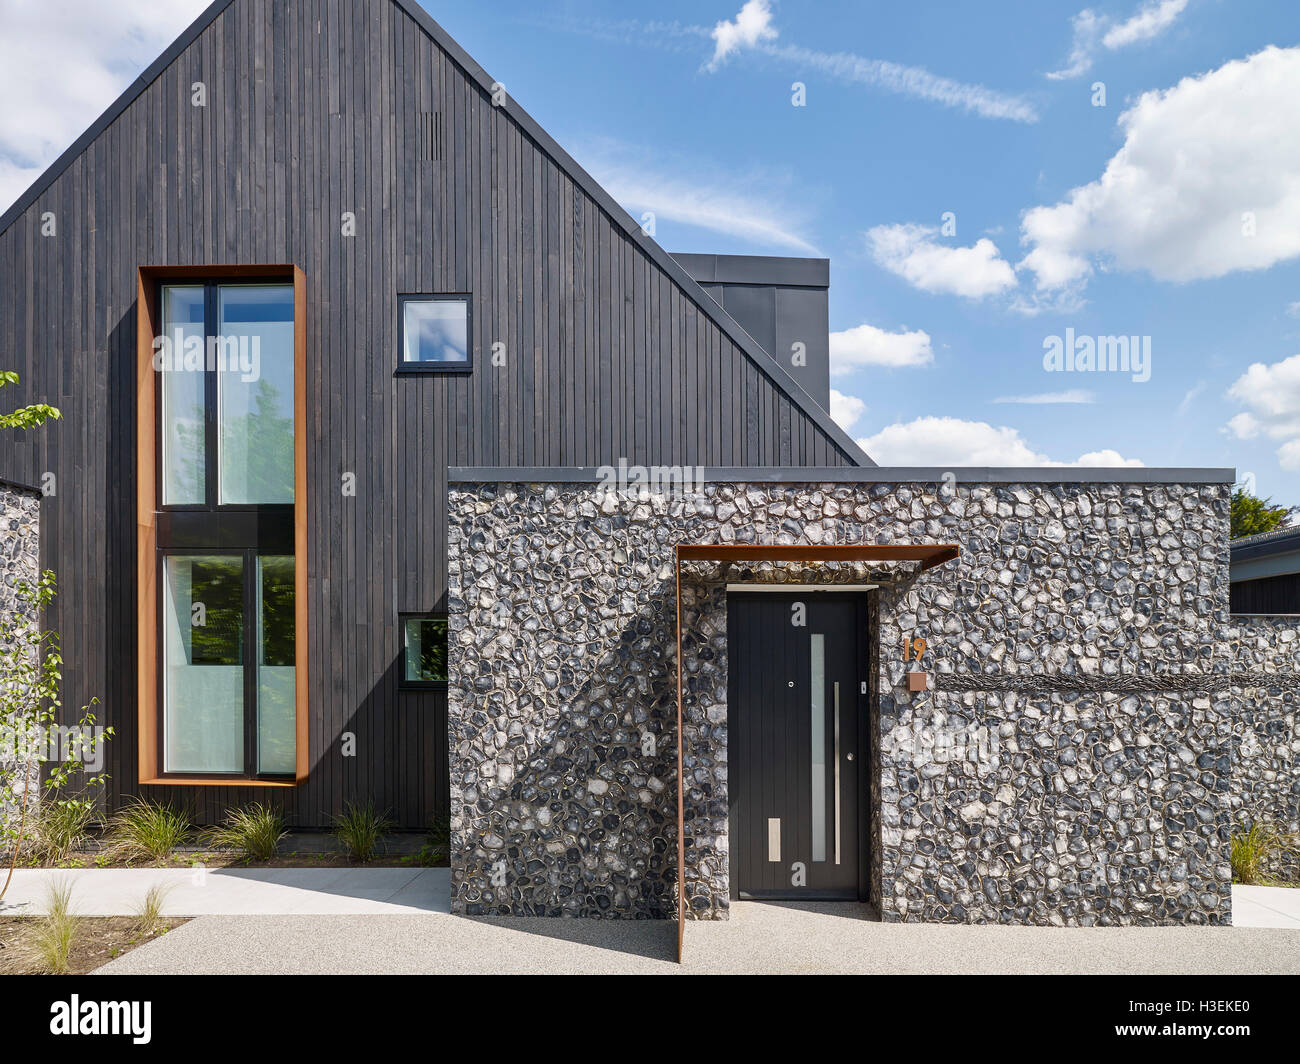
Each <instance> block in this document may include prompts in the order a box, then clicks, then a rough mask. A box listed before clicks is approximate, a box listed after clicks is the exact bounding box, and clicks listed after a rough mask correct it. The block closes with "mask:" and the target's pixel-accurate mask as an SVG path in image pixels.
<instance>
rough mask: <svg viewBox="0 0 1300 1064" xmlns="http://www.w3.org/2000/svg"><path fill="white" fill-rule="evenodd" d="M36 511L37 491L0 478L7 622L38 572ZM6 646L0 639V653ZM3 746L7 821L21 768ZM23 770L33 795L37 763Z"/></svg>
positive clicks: (3, 617)
mask: <svg viewBox="0 0 1300 1064" xmlns="http://www.w3.org/2000/svg"><path fill="white" fill-rule="evenodd" d="M40 514H41V504H40V494H39V493H38V492H36V491H34V490H29V489H26V488H21V487H18V486H15V485H11V484H8V483H6V482H5V481H0V621H4V622H10V621H12V619H13V618H14V617H15V616H16V615H17V611H18V608H19V604H18V590H17V589H18V585H19V583H21V582H24V581H26V582H27V583H35V582H36V579H37V578H38V577H39V575H40ZM2 628H3V626H0V629H2ZM0 639H2V637H0ZM8 649H9V648H8V646H6V645H4V644H3V642H0V654H3V653H6V652H7V651H8ZM6 745H7V744H5V743H4V742H3V739H2V737H0V780H3V781H5V783H6V785H5V786H0V821H2V822H4V823H5V824H8V823H10V821H11V818H13V817H15V816H17V805H16V803H15V801H14V800H13V790H12V788H11V786H9V785H8V784H10V783H12V782H16V781H17V775H18V773H19V772H20V771H21V769H20V767H19V765H18V763H17V761H15V760H13V759H12V757H8V758H6V755H5V751H4V747H5V746H6ZM9 753H12V751H9ZM27 769H28V773H27V777H28V778H27V781H26V783H27V785H28V786H29V787H30V788H31V793H32V794H33V795H35V794H37V793H39V786H38V784H39V771H40V765H39V763H38V762H34V761H33V762H30V763H29V764H28V766H27ZM20 785H21V784H20Z"/></svg>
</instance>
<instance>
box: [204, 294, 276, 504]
mask: <svg viewBox="0 0 1300 1064" xmlns="http://www.w3.org/2000/svg"><path fill="white" fill-rule="evenodd" d="M217 299H218V317H217V336H216V344H217V352H216V354H217V358H216V361H217V372H216V380H217V426H218V428H217V431H218V447H219V450H220V462H219V464H220V483H221V493H220V498H221V502H222V504H223V505H264V504H268V503H291V502H293V289H292V288H291V287H289V286H288V285H222V286H221V287H220V288H219V289H218V292H217Z"/></svg>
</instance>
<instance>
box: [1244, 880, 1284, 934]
mask: <svg viewBox="0 0 1300 1064" xmlns="http://www.w3.org/2000/svg"><path fill="white" fill-rule="evenodd" d="M1261 921H1264V922H1261ZM1232 922H1233V923H1234V924H1236V925H1237V926H1238V927H1297V928H1300V888H1297V887H1240V886H1237V887H1233V888H1232Z"/></svg>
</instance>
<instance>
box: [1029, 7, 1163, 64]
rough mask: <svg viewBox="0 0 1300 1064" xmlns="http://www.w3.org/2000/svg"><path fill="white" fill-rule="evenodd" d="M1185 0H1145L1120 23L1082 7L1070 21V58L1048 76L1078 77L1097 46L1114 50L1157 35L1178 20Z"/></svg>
mask: <svg viewBox="0 0 1300 1064" xmlns="http://www.w3.org/2000/svg"><path fill="white" fill-rule="evenodd" d="M1187 2H1188V0H1147V2H1146V3H1145V4H1143V5H1142V6H1141V7H1140V8H1138V10H1137V11H1136V13H1134V14H1133V15H1132V16H1131V17H1129V18H1128V19H1126V20H1125V21H1124V22H1119V23H1116V22H1115V21H1114V20H1113V19H1111V18H1108V17H1107V16H1105V15H1098V14H1097V12H1095V11H1093V10H1092V9H1091V8H1085V9H1084V10H1083V11H1080V12H1079V13H1078V14H1077V15H1075V16H1074V18H1072V19H1071V20H1070V29H1071V45H1070V58H1069V59H1068V60H1067V64H1066V66H1065V67H1064V69H1061V70H1054V71H1052V72H1051V73H1050V74H1048V75H1047V76H1048V77H1049V78H1052V79H1053V80H1056V81H1059V80H1062V79H1064V78H1077V77H1078V76H1079V75H1080V74H1085V73H1087V72H1088V71H1089V70H1090V69H1091V68H1092V64H1093V60H1094V58H1095V56H1096V52H1097V51H1098V49H1099V48H1105V49H1107V50H1108V51H1112V52H1114V51H1118V50H1119V49H1120V48H1127V47H1128V46H1129V45H1131V44H1138V43H1141V42H1143V41H1149V40H1152V39H1153V38H1155V37H1158V36H1160V34H1162V33H1164V31H1165V30H1167V29H1168V28H1169V27H1170V26H1172V25H1173V24H1174V23H1175V22H1176V21H1178V16H1179V15H1181V14H1182V13H1183V11H1184V9H1186V7H1187Z"/></svg>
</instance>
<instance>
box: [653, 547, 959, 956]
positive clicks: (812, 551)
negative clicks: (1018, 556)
mask: <svg viewBox="0 0 1300 1064" xmlns="http://www.w3.org/2000/svg"><path fill="white" fill-rule="evenodd" d="M673 556H674V557H673V574H674V577H675V579H676V584H677V588H676V591H677V600H676V609H677V613H676V621H675V625H676V628H677V960H678V963H680V962H681V959H682V942H683V937H684V935H685V933H686V882H685V878H684V877H685V872H686V787H685V783H684V777H683V767H684V766H683V760H684V756H683V755H684V750H683V744H682V562H691V561H707V562H920V563H921V564H920V571H921V572H925V571H926V570H927V569H933V568H934V567H935V566H936V565H943V564H944V562H950V561H952V560H953V559H955V558H958V557H960V556H961V548H960V547H959V546H957V545H956V544H954V543H878V544H867V543H862V544H842V545H841V544H835V545H830V546H824V547H816V546H804V545H791V544H762V543H678V544H677V545H676V546H675V547H674V548H673ZM826 589H827V590H828V591H833V590H834V589H835V585H833V584H827V585H826ZM728 711H730V707H728Z"/></svg>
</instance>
